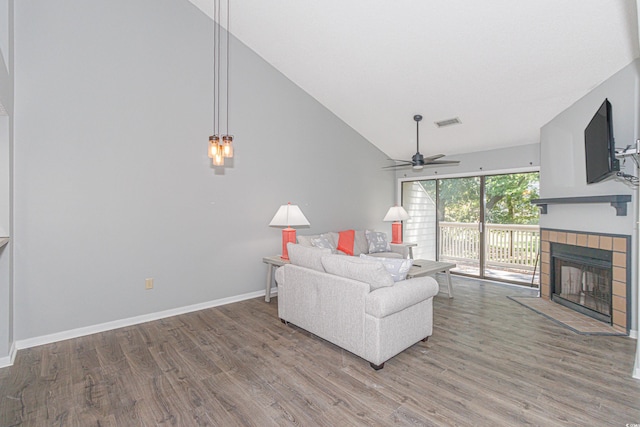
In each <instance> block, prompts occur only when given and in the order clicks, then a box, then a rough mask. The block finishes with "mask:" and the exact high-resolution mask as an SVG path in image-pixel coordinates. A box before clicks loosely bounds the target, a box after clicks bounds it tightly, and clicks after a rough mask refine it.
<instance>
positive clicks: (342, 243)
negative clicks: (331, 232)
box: [337, 230, 356, 255]
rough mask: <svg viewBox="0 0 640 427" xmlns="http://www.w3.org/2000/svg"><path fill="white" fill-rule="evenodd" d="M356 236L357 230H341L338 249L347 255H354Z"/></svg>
mask: <svg viewBox="0 0 640 427" xmlns="http://www.w3.org/2000/svg"><path fill="white" fill-rule="evenodd" d="M355 237H356V232H355V231H354V230H347V231H341V232H340V238H339V239H338V248H337V249H338V250H339V251H342V252H344V253H345V254H347V255H353V241H354V240H355Z"/></svg>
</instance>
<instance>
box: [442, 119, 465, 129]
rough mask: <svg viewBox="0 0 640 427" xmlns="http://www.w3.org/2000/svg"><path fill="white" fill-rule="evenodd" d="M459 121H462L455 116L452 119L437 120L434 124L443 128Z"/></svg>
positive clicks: (457, 123)
mask: <svg viewBox="0 0 640 427" xmlns="http://www.w3.org/2000/svg"><path fill="white" fill-rule="evenodd" d="M460 123H462V122H461V121H460V119H459V118H457V117H455V118H453V119H447V120H440V121H439V122H436V126H438V127H439V128H443V127H445V126H451V125H459V124H460Z"/></svg>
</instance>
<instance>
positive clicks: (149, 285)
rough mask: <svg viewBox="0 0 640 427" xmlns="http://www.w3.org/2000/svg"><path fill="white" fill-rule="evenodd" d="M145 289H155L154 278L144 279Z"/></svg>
mask: <svg viewBox="0 0 640 427" xmlns="http://www.w3.org/2000/svg"><path fill="white" fill-rule="evenodd" d="M144 288H145V289H153V278H149V279H144Z"/></svg>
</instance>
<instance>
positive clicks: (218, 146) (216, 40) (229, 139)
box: [207, 0, 233, 166]
mask: <svg viewBox="0 0 640 427" xmlns="http://www.w3.org/2000/svg"><path fill="white" fill-rule="evenodd" d="M220 3H221V0H213V82H214V83H213V133H214V135H213V136H210V137H209V149H208V150H207V151H208V155H209V158H211V159H212V161H213V165H214V166H224V159H225V157H226V158H228V159H230V158H232V157H233V135H228V134H226V133H223V132H222V126H221V120H220V111H221V110H222V107H223V106H221V104H222V102H221V99H220V97H221V92H222V91H223V90H222V88H221V83H222V85H223V87H224V86H226V99H225V100H226V111H225V112H224V114H225V115H226V124H227V128H226V129H225V130H226V132H229V40H230V38H231V30H230V27H231V24H230V19H229V16H230V13H229V0H227V2H226V3H227V4H226V6H227V7H226V12H227V13H226V15H227V25H226V31H225V35H226V52H225V53H226V58H221V54H220V52H221V50H222V49H221V46H220V45H221V43H220V42H221V39H222V37H221V36H222V34H221V33H220V32H221V31H220V29H221V28H222V27H223V25H222V24H223V22H222V19H221V18H222V13H221V12H222V10H221V4H220ZM222 6H224V3H222ZM223 60H226V64H225V65H226V73H225V74H223V73H222V72H221V64H222V62H223ZM221 76H224V77H223V78H222V80H223V81H222V82H221V81H220V80H221ZM221 138H222V139H221Z"/></svg>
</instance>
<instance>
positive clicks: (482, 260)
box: [396, 166, 541, 287]
mask: <svg viewBox="0 0 640 427" xmlns="http://www.w3.org/2000/svg"><path fill="white" fill-rule="evenodd" d="M481 172H482V173H476V172H467V173H460V174H449V175H439V174H438V175H436V174H434V175H427V176H414V177H404V178H398V179H397V185H396V196H397V197H396V200H397V203H398V204H400V206H402V196H403V193H402V185H403V183H405V182H411V181H429V180H441V179H450V178H474V177H477V178H480V189H479V193H480V216H479V217H480V223H479V227H480V230H479V232H480V236H479V241H480V243H479V244H480V248H481V250H480V254H479V275H473V274H467V273H461V272H454V271H452V273H453V274H458V275H460V276H467V277H473V278H479V279H486V280H492V281H495V282H503V283H509V284H517V286H527V284H526V283H524V282H513V281H509V280H504V279H500V278H497V277H493V276H490V277H487V276H486V274H485V267H486V254H485V250H484V247H485V246H484V245H485V238H486V237H485V229H486V227H485V216H486V215H485V210H486V209H485V208H486V206H485V205H486V200H485V180H486V177H490V176H496V175H507V174H521V173H538V174H539V173H540V167H539V166H538V167H528V168H515V169H507V170H495V171H481ZM439 201H440V186H439V185H437V184H436V203H439ZM436 209H437V207H436ZM439 226H440V219H439V218H438V215H436V230H439ZM435 244H436V260H437V261H439V260H440V251H439V248H440V246H439V245H440V233H439V232H436V243H435ZM540 268H541V265H540V264H538V270H539V269H540ZM528 286H530V287H532V285H531V284H529V285H528ZM538 286H540V285H539V284H538Z"/></svg>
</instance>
